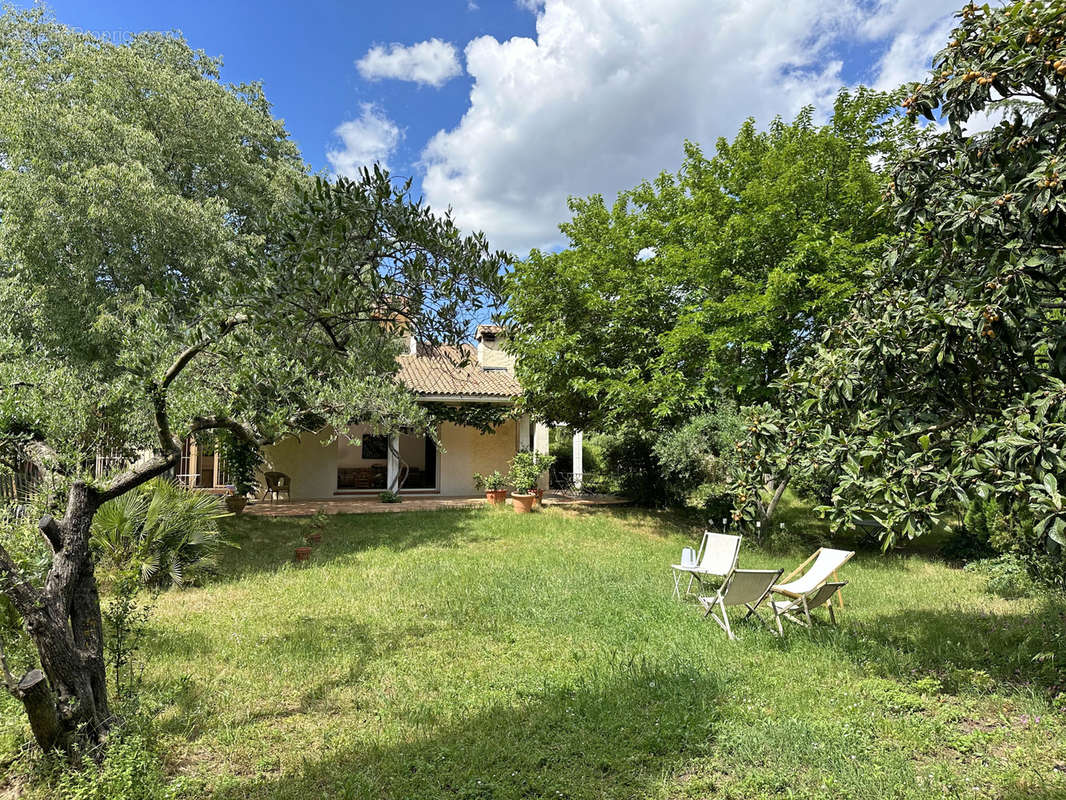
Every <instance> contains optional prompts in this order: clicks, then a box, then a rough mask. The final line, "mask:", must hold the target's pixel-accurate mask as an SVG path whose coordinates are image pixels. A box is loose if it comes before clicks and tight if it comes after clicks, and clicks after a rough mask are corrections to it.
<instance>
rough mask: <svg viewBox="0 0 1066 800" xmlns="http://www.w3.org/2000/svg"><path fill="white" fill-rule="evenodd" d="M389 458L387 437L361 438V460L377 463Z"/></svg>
mask: <svg viewBox="0 0 1066 800" xmlns="http://www.w3.org/2000/svg"><path fill="white" fill-rule="evenodd" d="M388 457H389V437H388V436H371V435H370V434H367V435H366V436H364V437H363V460H364V461H377V460H379V459H382V458H388Z"/></svg>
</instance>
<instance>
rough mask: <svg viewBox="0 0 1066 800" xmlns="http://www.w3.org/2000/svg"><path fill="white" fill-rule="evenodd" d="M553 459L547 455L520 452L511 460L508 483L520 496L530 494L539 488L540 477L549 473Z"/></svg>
mask: <svg viewBox="0 0 1066 800" xmlns="http://www.w3.org/2000/svg"><path fill="white" fill-rule="evenodd" d="M553 460H554V459H553V458H552V457H551V456H550V455H547V454H546V453H534V452H532V451H531V450H520V451H519V452H517V453H515V455H514V458H512V459H511V470H510V472H508V473H507V482H508V483H510V484H511V486H513V487H514V490H515V492H516V493H518V494H528V493H529V492H531V491H533V490H534V489H536V488H537V481H539V480H540V476H541V475H543V474H544V473H545V472H547V471H548V470H549V469H550V468H551V465H552V462H553Z"/></svg>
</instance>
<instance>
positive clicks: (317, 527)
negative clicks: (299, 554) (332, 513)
mask: <svg viewBox="0 0 1066 800" xmlns="http://www.w3.org/2000/svg"><path fill="white" fill-rule="evenodd" d="M328 523H329V519H328V518H327V517H326V507H325V506H320V507H319V508H318V510H317V511H316V512H315V514H314V516H313V517H311V520H310V521H309V522H308V523H307V526H308V527H309V528H310V529H311V530H309V531H308V532H307V535H306V536H305V537H304V539H306V540H307V543H308V544H309V545H316V544H318V543H319V542H321V541H322V531H324V530H325V529H326V525H327V524H328Z"/></svg>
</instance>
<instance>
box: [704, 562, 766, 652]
mask: <svg viewBox="0 0 1066 800" xmlns="http://www.w3.org/2000/svg"><path fill="white" fill-rule="evenodd" d="M782 572H784V570H783V569H735V570H733V571H732V572H731V573H730V574H729V577H728V578H726V579H725V583H723V584H722V588H720V589H719V590H718V592H717V593H716V594H715V595H714V596H701V597H700V598H699V601H700V605H701V606H703V607H704V609H706V611H707V613H706V614H704V615H703V616H704V617H711V618H712V619H713V620H714V621H715V622H717V623H718V627H720V628H721V629H722V630H723V631H725V634H726V636H728V637H729V638H730V640H733V639H736V638H737V637H736V636H734V635H733V628H732V627H731V626H730V624H729V613H728V611H727V610H726V609H728V608H729V607H730V606H744V607H745V608H746V609H748V613H747V614H745V615H744V619H747V618H748V617H751V616H754V617H755V618H756V619H758V620H759V622H761V623H762V624H763V625H765V626H766V627H767V628H769V629H770V630H771V631H773V626H771V625H770V623H769V621H767V620H766V619H764V618H763V616H762V615H761V614H760V613H759V611H758V608H759V604H760V603H761V602H762V601H763V600H765V599H766V597H767V595H769V594H770V588H771V587H772V586H773V585H774V584H775V583H776V582H777V581H778V580H780V579H781V573H782ZM716 608H717V609H719V610H720V611H721V614H722V616H721V617H719V616H718V615H717V614H715V613H714V611H715V609H716ZM774 621H775V622H777V633H778V634H780V633H781V621H780V620H779V619H778V618H777V616H776V615H774Z"/></svg>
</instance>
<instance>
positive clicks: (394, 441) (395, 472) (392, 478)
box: [385, 433, 400, 492]
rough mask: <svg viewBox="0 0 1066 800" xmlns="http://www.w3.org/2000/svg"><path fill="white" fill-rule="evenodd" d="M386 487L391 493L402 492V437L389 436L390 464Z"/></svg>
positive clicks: (396, 435) (387, 469)
mask: <svg viewBox="0 0 1066 800" xmlns="http://www.w3.org/2000/svg"><path fill="white" fill-rule="evenodd" d="M385 475H386V477H385V485H386V486H387V487H389V491H390V492H398V491H400V435H399V434H398V433H390V434H389V462H388V467H387V468H386V473H385Z"/></svg>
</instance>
